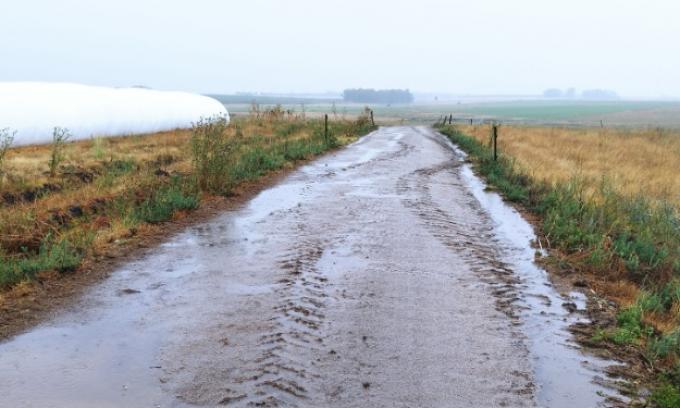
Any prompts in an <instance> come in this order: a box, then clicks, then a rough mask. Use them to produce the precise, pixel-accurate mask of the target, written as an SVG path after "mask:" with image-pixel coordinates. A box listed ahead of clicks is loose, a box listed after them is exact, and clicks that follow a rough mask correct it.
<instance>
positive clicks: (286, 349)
mask: <svg viewBox="0 0 680 408" xmlns="http://www.w3.org/2000/svg"><path fill="white" fill-rule="evenodd" d="M298 228H299V229H304V226H300V225H299V224H298ZM313 235H314V234H308V233H307V232H306V231H300V232H299V233H298V234H297V236H299V237H302V240H300V241H298V243H297V244H296V245H295V246H294V247H293V248H292V249H291V250H290V251H289V252H288V253H287V254H285V255H284V256H282V257H281V260H280V261H279V266H280V268H281V270H282V271H283V272H284V276H283V277H282V278H281V279H280V280H279V281H278V287H277V288H276V289H275V290H274V294H273V296H275V297H276V298H277V299H279V301H278V302H277V304H276V305H275V306H274V307H273V312H274V317H272V318H271V323H272V324H271V325H270V330H269V331H268V332H266V333H264V334H262V335H261V336H260V338H259V340H258V343H257V348H258V349H260V350H261V352H260V353H259V356H258V357H257V358H255V359H254V360H253V361H252V365H251V366H250V367H249V368H247V369H246V370H244V375H242V376H241V377H239V378H237V379H236V381H235V382H236V383H238V384H239V385H240V387H241V388H242V389H243V390H244V391H245V392H244V394H243V398H240V399H233V400H230V401H228V404H230V405H231V404H238V405H240V406H250V407H279V406H287V407H296V406H299V405H300V403H301V402H302V401H304V400H305V399H306V398H307V394H308V393H309V390H310V387H312V386H313V383H314V380H315V379H317V378H319V373H318V372H317V371H316V370H315V368H314V366H313V363H310V362H311V361H313V358H312V356H313V355H315V354H316V353H319V352H320V350H321V348H323V340H324V338H323V334H322V330H321V329H322V327H323V325H324V323H325V314H324V308H325V307H326V298H327V296H328V295H327V294H326V283H327V279H326V278H325V277H323V276H322V275H321V273H320V272H319V271H318V270H317V268H316V263H317V261H318V260H319V258H320V257H321V255H322V254H323V248H324V245H323V243H322V242H320V241H319V240H318V239H314V238H310V239H304V237H306V236H307V237H312V236H313ZM225 405H227V404H225Z"/></svg>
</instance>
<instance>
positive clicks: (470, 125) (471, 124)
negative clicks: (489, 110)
mask: <svg viewBox="0 0 680 408" xmlns="http://www.w3.org/2000/svg"><path fill="white" fill-rule="evenodd" d="M470 126H472V118H470Z"/></svg>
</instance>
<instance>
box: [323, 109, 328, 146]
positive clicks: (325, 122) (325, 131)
mask: <svg viewBox="0 0 680 408" xmlns="http://www.w3.org/2000/svg"><path fill="white" fill-rule="evenodd" d="M323 138H324V140H325V141H326V143H328V114H327V113H326V114H325V115H323Z"/></svg>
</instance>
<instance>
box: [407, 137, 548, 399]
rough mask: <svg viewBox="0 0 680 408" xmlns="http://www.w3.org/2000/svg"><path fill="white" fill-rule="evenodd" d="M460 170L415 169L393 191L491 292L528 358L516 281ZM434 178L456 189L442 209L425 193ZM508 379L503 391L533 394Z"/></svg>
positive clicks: (523, 380)
mask: <svg viewBox="0 0 680 408" xmlns="http://www.w3.org/2000/svg"><path fill="white" fill-rule="evenodd" d="M424 136H426V137H430V136H429V135H424ZM435 140H436V139H435ZM447 149H448V146H447ZM460 167H461V164H460V163H457V162H455V161H453V157H452V161H451V162H447V163H443V164H440V165H438V166H435V167H431V168H421V169H417V170H415V171H413V172H411V173H409V174H407V175H405V176H402V177H400V178H399V180H398V181H397V184H396V188H397V192H398V193H399V194H401V195H405V196H406V197H405V198H404V199H403V203H404V205H405V206H406V207H408V208H410V209H411V210H412V211H413V212H414V213H415V214H417V215H418V217H419V218H420V220H421V221H422V222H423V224H424V225H425V226H426V228H427V229H428V230H430V231H431V233H432V235H433V236H435V237H436V238H437V239H439V240H440V242H442V244H444V245H445V246H446V247H448V248H451V249H452V250H453V251H455V252H456V253H457V254H459V255H460V256H461V258H462V259H463V261H464V262H465V263H467V264H468V265H469V266H470V268H471V270H472V271H473V272H475V273H477V274H478V275H479V277H480V280H481V281H482V282H483V283H484V284H486V285H489V286H490V287H491V294H492V295H493V296H494V297H495V298H496V309H497V310H498V311H500V312H502V313H504V314H505V315H506V316H508V318H509V319H510V323H511V325H512V327H511V330H512V333H513V336H514V338H516V339H517V342H518V344H521V345H522V349H523V350H524V352H525V353H526V354H527V356H528V353H529V352H528V349H527V348H526V345H524V344H523V343H524V340H525V339H526V335H525V334H524V333H523V332H522V331H521V330H520V327H519V326H521V321H520V317H519V315H518V313H517V311H518V308H519V307H522V306H520V305H518V304H517V302H518V301H519V300H520V298H519V288H518V286H519V285H521V280H520V279H519V278H518V277H517V276H516V275H515V274H514V272H513V270H512V269H511V267H510V266H509V265H507V264H505V263H504V262H502V261H500V260H499V258H500V256H499V254H498V251H497V250H496V249H495V245H494V242H495V241H497V239H496V238H495V236H494V233H493V226H492V225H491V221H490V220H489V219H488V217H487V216H486V214H485V213H484V211H483V210H482V209H481V208H480V207H479V205H478V203H477V201H476V200H475V198H474V197H473V196H472V195H471V194H470V193H469V192H467V190H466V189H465V187H464V186H463V183H462V181H461V180H460V174H459V171H460ZM440 175H448V176H451V175H453V176H454V177H447V178H446V181H447V182H449V183H448V185H449V186H450V185H451V183H450V180H451V179H452V178H453V179H455V180H456V181H455V183H454V185H455V186H456V187H460V188H456V189H455V191H457V192H458V194H456V195H455V196H452V197H451V198H452V200H450V201H447V203H446V204H447V209H446V210H445V209H443V208H442V207H441V206H440V205H439V204H437V202H436V201H435V200H434V198H433V194H432V192H431V191H430V186H432V185H434V184H436V180H435V179H436V178H437V177H438V176H440ZM453 214H455V216H454V215H453ZM510 375H511V376H512V377H513V378H514V379H513V381H512V385H511V388H510V389H509V390H508V391H509V392H512V393H514V394H518V395H531V394H533V393H534V388H535V385H534V384H533V382H532V378H531V375H530V374H529V373H526V372H521V371H513V372H511V373H510Z"/></svg>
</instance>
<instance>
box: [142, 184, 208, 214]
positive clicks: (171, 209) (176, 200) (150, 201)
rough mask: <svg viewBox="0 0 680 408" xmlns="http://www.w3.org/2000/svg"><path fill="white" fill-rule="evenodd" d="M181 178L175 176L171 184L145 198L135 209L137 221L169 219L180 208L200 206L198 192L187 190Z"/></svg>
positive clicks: (190, 208) (191, 208)
mask: <svg viewBox="0 0 680 408" xmlns="http://www.w3.org/2000/svg"><path fill="white" fill-rule="evenodd" d="M185 190H186V187H184V186H182V184H181V180H180V179H179V178H178V177H174V178H173V180H172V181H171V183H170V185H168V186H164V187H161V188H159V189H158V190H156V191H154V192H153V194H152V195H151V197H149V198H147V199H146V200H144V201H143V202H142V203H141V204H140V205H139V206H137V207H135V208H134V210H133V217H134V219H136V220H137V221H143V222H147V223H150V224H157V223H159V222H163V221H167V220H169V219H170V218H172V215H173V214H174V213H175V212H176V211H179V210H193V209H195V208H197V207H198V204H199V199H198V196H197V195H196V193H195V192H194V193H191V192H186V191H185Z"/></svg>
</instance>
